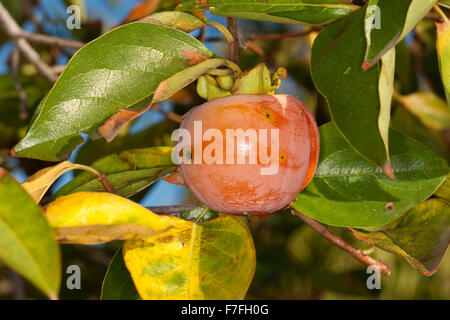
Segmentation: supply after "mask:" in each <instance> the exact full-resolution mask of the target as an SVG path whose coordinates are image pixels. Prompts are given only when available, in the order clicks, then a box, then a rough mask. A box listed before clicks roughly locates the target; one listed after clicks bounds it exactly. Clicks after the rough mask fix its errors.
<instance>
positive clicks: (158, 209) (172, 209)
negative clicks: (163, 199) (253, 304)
mask: <svg viewBox="0 0 450 320" xmlns="http://www.w3.org/2000/svg"><path fill="white" fill-rule="evenodd" d="M198 207H200V206H199V205H195V204H184V205H176V206H154V207H147V209H148V210H150V211H151V212H154V213H158V214H171V213H181V212H183V211H188V210H193V209H195V208H198Z"/></svg>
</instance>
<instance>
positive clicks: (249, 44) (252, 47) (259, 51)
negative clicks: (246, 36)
mask: <svg viewBox="0 0 450 320" xmlns="http://www.w3.org/2000/svg"><path fill="white" fill-rule="evenodd" d="M247 49H250V50H252V51H253V52H254V53H256V54H257V55H258V56H261V57H264V56H265V55H266V53H265V52H264V50H263V49H262V48H261V47H260V46H258V45H257V44H256V43H254V42H253V41H247Z"/></svg>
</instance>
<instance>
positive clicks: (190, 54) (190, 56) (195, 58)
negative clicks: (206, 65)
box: [182, 50, 209, 65]
mask: <svg viewBox="0 0 450 320" xmlns="http://www.w3.org/2000/svg"><path fill="white" fill-rule="evenodd" d="M182 55H183V58H184V59H187V60H190V61H189V64H191V65H193V64H198V63H200V62H202V61H205V60H208V59H209V57H208V56H205V55H203V54H201V53H198V52H195V51H193V50H185V51H183V53H182Z"/></svg>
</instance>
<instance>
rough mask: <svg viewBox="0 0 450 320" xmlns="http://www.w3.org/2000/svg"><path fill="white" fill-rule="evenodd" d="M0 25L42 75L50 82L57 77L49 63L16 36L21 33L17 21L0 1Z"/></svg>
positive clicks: (54, 80) (25, 41) (22, 39)
mask: <svg viewBox="0 0 450 320" xmlns="http://www.w3.org/2000/svg"><path fill="white" fill-rule="evenodd" d="M0 26H1V27H2V28H3V29H4V30H5V32H6V34H7V35H8V36H9V37H10V38H11V39H12V40H13V41H14V43H15V45H16V47H17V48H18V49H19V50H20V52H21V53H22V54H23V56H24V57H25V58H26V59H27V60H28V61H30V62H31V63H32V64H33V65H34V66H35V67H36V69H37V70H38V71H39V73H41V74H42V75H43V76H44V77H46V78H47V79H48V80H49V81H51V82H56V80H57V79H58V77H57V76H56V75H55V73H54V72H53V71H52V69H51V68H50V66H49V65H47V64H46V63H45V62H44V61H42V60H41V58H40V57H39V54H38V53H37V52H36V51H35V50H34V49H33V47H31V45H30V44H29V43H28V42H27V40H25V39H24V38H22V37H20V36H18V35H20V34H22V32H23V31H22V29H21V28H20V27H19V25H18V24H17V22H16V21H15V20H14V18H13V17H11V15H10V13H9V12H8V10H6V8H5V7H4V6H3V4H1V3H0Z"/></svg>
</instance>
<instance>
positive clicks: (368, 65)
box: [361, 61, 372, 72]
mask: <svg viewBox="0 0 450 320" xmlns="http://www.w3.org/2000/svg"><path fill="white" fill-rule="evenodd" d="M371 67H372V64H370V63H369V62H367V61H364V62H363V63H362V65H361V70H362V72H366V71H367V70H369V69H370V68H371Z"/></svg>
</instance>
